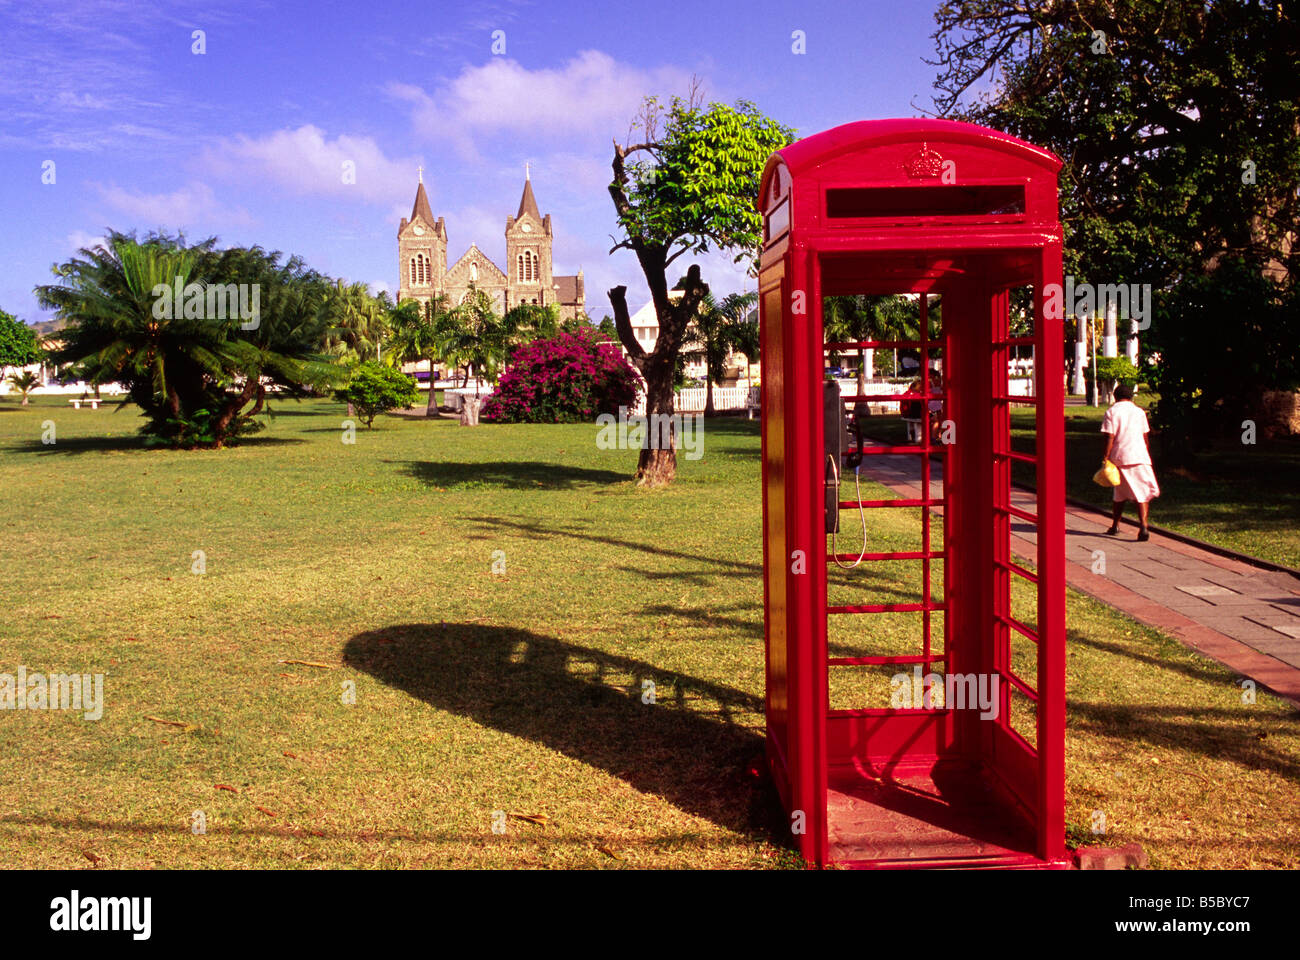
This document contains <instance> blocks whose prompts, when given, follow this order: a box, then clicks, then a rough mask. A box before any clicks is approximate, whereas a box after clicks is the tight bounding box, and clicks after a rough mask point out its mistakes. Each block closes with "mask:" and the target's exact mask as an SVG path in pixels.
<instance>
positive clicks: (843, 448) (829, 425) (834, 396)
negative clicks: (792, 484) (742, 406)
mask: <svg viewBox="0 0 1300 960" xmlns="http://www.w3.org/2000/svg"><path fill="white" fill-rule="evenodd" d="M858 409H859V408H855V411H857V410H858ZM853 432H854V435H855V439H856V440H857V445H856V446H855V447H854V449H853V450H849V435H848V426H847V425H846V424H845V422H844V400H843V398H842V396H841V394H840V385H839V383H837V382H836V381H834V380H827V381H826V382H825V384H824V385H823V387H822V436H823V438H824V440H823V445H824V450H823V456H822V462H823V465H824V466H825V470H826V476H825V483H824V485H823V489H824V497H825V516H826V533H829V534H830V535H831V553H832V555H835V554H836V553H837V549H836V547H837V543H836V540H837V537H838V534H839V532H840V474H841V471H842V469H843V468H845V467H847V468H849V469H851V470H852V471H853V489H854V491H855V492H856V496H855V499H856V500H857V501H858V517H859V520H860V521H861V523H862V552H861V554H860V555H859V556H858V559H857V560H855V561H854V562H853V563H851V564H848V565H847V566H846V565H845V564H843V563H840V561H839V558H838V556H837V557H836V558H835V564H836V566H840V567H845V569H848V570H851V569H853V568H854V567H856V566H857V565H858V564H860V563H861V562H862V560H863V557H865V556H866V555H867V514H866V511H865V510H864V509H863V507H862V502H861V501H862V490H861V479H860V477H859V470H860V469H861V467H862V420H861V417H860V416H857V415H856V414H855V416H854V418H853Z"/></svg>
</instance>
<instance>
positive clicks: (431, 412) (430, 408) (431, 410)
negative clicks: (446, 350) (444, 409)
mask: <svg viewBox="0 0 1300 960" xmlns="http://www.w3.org/2000/svg"><path fill="white" fill-rule="evenodd" d="M434 386H435V384H434V380H433V357H430V358H429V402H428V403H427V404H425V406H424V415H425V416H426V417H436V416H437V415H438V391H437V390H435V389H434Z"/></svg>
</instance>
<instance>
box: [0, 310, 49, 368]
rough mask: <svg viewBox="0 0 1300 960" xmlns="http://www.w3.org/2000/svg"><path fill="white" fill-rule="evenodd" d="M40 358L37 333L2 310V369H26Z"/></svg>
mask: <svg viewBox="0 0 1300 960" xmlns="http://www.w3.org/2000/svg"><path fill="white" fill-rule="evenodd" d="M40 358H41V348H40V344H39V343H38V342H37V340H36V331H34V330H33V329H32V328H31V327H29V326H27V324H25V323H23V322H22V321H21V320H18V319H17V318H16V317H14V316H13V315H12V314H8V313H5V312H4V311H3V310H0V367H25V366H27V365H28V364H29V363H36V362H37V361H38V360H40Z"/></svg>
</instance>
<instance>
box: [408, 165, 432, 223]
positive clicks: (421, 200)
mask: <svg viewBox="0 0 1300 960" xmlns="http://www.w3.org/2000/svg"><path fill="white" fill-rule="evenodd" d="M417 216H418V217H423V218H424V222H425V223H427V224H429V226H434V225H435V223H436V222H435V221H434V219H433V211H432V210H431V209H429V195H428V194H427V193H425V192H424V167H421V168H420V185H419V186H417V187H416V188H415V205H414V206H413V207H411V219H412V220H414V219H415V218H416V217H417Z"/></svg>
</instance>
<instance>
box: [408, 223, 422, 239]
mask: <svg viewBox="0 0 1300 960" xmlns="http://www.w3.org/2000/svg"><path fill="white" fill-rule="evenodd" d="M411 232H412V233H414V234H415V235H416V236H417V237H422V236H424V227H422V226H420V225H419V224H418V223H417V224H416V225H415V226H414V227H412V228H411Z"/></svg>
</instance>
